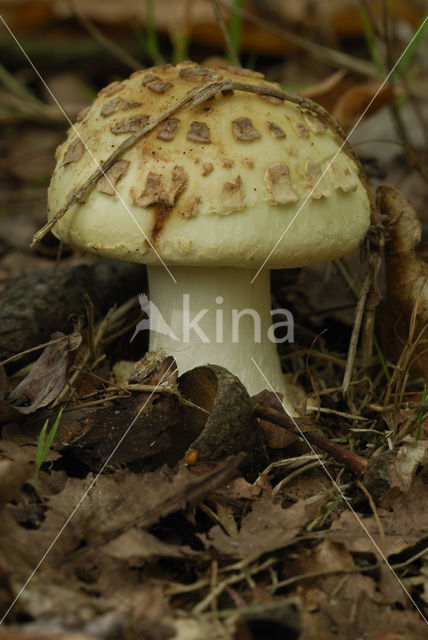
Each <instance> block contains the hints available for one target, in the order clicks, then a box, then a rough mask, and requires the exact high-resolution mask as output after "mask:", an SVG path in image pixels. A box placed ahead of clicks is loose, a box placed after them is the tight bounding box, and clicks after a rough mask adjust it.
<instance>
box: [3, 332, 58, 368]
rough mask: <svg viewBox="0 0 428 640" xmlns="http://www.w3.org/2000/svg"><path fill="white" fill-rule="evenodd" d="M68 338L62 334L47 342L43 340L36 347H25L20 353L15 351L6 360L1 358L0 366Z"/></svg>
mask: <svg viewBox="0 0 428 640" xmlns="http://www.w3.org/2000/svg"><path fill="white" fill-rule="evenodd" d="M68 338H69V336H63V337H62V338H56V339H55V340H49V342H43V344H38V345H37V347H31V349H26V350H25V351H21V352H20V353H17V354H15V355H14V356H11V357H10V358H7V359H6V360H3V361H2V362H0V367H2V366H3V365H5V364H9V362H15V360H19V359H20V358H23V357H24V356H26V355H27V354H28V353H32V352H33V351H38V350H39V349H44V348H45V347H50V345H51V344H56V343H57V342H62V341H63V340H68Z"/></svg>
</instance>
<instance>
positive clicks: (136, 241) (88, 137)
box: [48, 62, 371, 268]
mask: <svg viewBox="0 0 428 640" xmlns="http://www.w3.org/2000/svg"><path fill="white" fill-rule="evenodd" d="M227 79H230V80H233V81H238V82H244V83H246V84H251V85H257V86H258V87H261V88H262V89H263V88H264V87H266V88H270V89H272V88H275V89H278V88H279V85H276V84H273V83H270V82H266V81H265V80H264V79H263V76H262V74H259V73H257V72H252V71H248V70H245V69H238V68H234V67H226V68H219V67H217V68H209V69H208V68H203V67H201V66H199V65H197V64H196V63H193V62H184V63H181V64H178V65H177V66H172V65H165V66H160V67H153V68H151V69H145V70H141V71H137V72H135V73H133V74H132V75H131V76H130V77H129V78H128V79H127V80H124V81H123V82H114V83H112V84H110V85H108V86H107V87H105V88H104V89H102V90H101V91H100V92H99V94H98V97H97V98H96V99H95V101H94V102H93V104H92V105H91V107H90V108H88V109H86V110H85V111H84V112H83V113H82V114H81V115H80V117H78V120H77V122H76V124H75V125H74V127H75V128H73V127H72V128H70V130H69V132H68V138H67V140H66V141H65V142H64V143H63V144H62V145H61V146H60V147H58V149H57V154H56V158H57V164H56V167H55V170H54V173H53V176H52V180H51V183H50V187H49V196H48V197H49V200H48V201H49V212H50V213H49V215H50V216H52V215H53V214H55V212H56V211H57V210H59V209H60V208H62V207H63V206H64V205H65V203H66V201H67V199H68V198H69V197H70V195H71V194H72V193H73V192H74V191H75V190H76V189H77V188H78V187H79V186H80V185H81V184H83V183H84V182H85V180H86V179H87V178H88V177H89V176H90V175H91V174H92V173H93V172H94V171H95V169H96V168H97V164H96V162H95V160H96V161H97V162H98V163H101V162H104V161H105V160H107V158H108V157H109V156H110V155H111V154H112V152H113V151H114V150H115V149H116V148H117V147H118V146H119V145H120V144H121V143H122V142H123V141H124V140H125V139H127V138H128V137H129V136H131V135H132V134H133V133H134V132H135V131H136V130H138V129H139V128H141V127H142V126H143V125H144V123H146V122H149V121H153V120H154V119H156V118H158V117H159V115H161V114H162V113H163V112H164V111H165V110H166V109H168V108H170V107H172V106H173V105H174V104H176V103H177V102H178V101H179V100H180V99H181V98H183V97H184V96H185V95H186V94H187V93H188V92H189V91H191V90H194V89H195V87H201V86H203V85H204V84H205V83H207V82H209V81H213V80H227ZM77 133H78V134H79V135H77ZM79 136H81V138H82V139H83V141H84V142H85V145H86V147H85V145H84V144H83V142H82V141H81V139H80V138H79ZM344 141H345V138H344V135H343V133H342V132H341V131H340V129H339V127H338V126H337V124H336V123H335V121H334V120H333V118H331V117H330V116H328V114H327V113H326V112H324V110H323V109H321V107H318V105H315V104H314V103H311V102H308V101H307V100H302V99H299V98H297V97H295V98H290V99H280V98H278V97H272V96H268V95H263V94H256V93H249V92H247V91H241V90H233V91H228V92H226V91H225V92H223V93H222V92H220V91H219V92H218V93H217V94H216V95H215V96H214V97H213V98H210V99H209V100H206V101H205V102H202V103H201V104H199V105H196V106H192V103H190V106H189V105H187V106H185V107H184V108H181V109H179V110H178V111H177V112H175V113H174V114H173V115H172V116H171V117H170V118H169V119H167V120H164V121H163V122H161V123H159V124H158V125H157V126H156V127H155V128H154V129H153V130H151V131H150V132H149V133H147V134H146V135H144V136H143V137H141V138H140V139H139V140H137V141H136V142H135V143H134V144H133V145H132V146H131V147H130V148H128V149H127V150H126V151H125V152H124V153H123V154H122V155H121V156H120V157H119V159H118V160H117V161H116V162H115V164H114V165H113V166H112V167H111V168H110V169H109V170H108V171H107V176H108V180H107V178H106V177H102V178H100V179H99V180H98V182H97V183H96V185H95V186H94V187H93V188H92V190H90V191H89V192H88V193H86V195H84V197H83V198H82V200H81V201H80V202H79V203H77V204H75V205H73V206H72V207H71V208H70V209H69V210H68V211H67V213H66V214H65V215H64V216H63V217H62V218H61V219H60V220H59V221H58V222H57V223H56V225H55V226H54V228H53V232H54V234H55V235H56V236H58V237H59V238H60V239H61V240H63V241H65V242H68V243H70V244H72V245H75V246H79V247H82V248H84V249H86V250H88V251H91V252H93V253H97V254H102V255H107V256H112V257H115V258H120V259H124V260H130V261H136V262H142V263H146V264H159V256H160V257H161V258H162V260H163V261H164V262H165V263H166V264H168V265H199V266H209V265H213V266H214V265H216V266H229V267H242V268H258V267H259V266H260V265H261V264H262V263H263V262H264V261H265V259H266V257H267V256H268V254H269V253H270V252H271V250H272V249H273V247H275V245H276V244H277V243H278V240H279V239H280V238H281V240H280V242H279V243H278V245H277V246H276V248H275V251H274V252H273V253H272V255H271V257H270V259H269V261H268V263H267V266H269V267H273V268H281V267H298V266H304V265H307V264H312V263H315V262H322V261H324V260H330V259H332V258H337V257H340V256H343V255H346V254H348V253H350V252H352V251H353V250H355V249H356V248H357V247H358V245H359V244H360V242H361V241H362V239H363V238H364V235H365V234H366V232H367V229H368V227H369V224H370V213H371V196H370V191H369V189H368V187H367V183H366V180H365V178H364V175H363V173H362V170H361V167H360V165H359V163H358V161H357V160H356V158H355V157H354V155H353V154H352V151H351V150H350V148H349V146H348V145H347V143H345V142H344ZM342 145H343V148H341V147H342ZM339 149H340V151H339ZM336 154H337V155H336ZM329 163H330V166H329ZM327 167H328V169H327ZM326 169H327V171H326V173H325V175H323V177H322V179H321V180H320V181H318V180H319V178H320V177H321V175H322V174H323V172H324V171H325V170H326ZM116 191H117V193H116ZM284 232H285V233H284Z"/></svg>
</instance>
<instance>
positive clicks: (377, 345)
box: [373, 336, 391, 382]
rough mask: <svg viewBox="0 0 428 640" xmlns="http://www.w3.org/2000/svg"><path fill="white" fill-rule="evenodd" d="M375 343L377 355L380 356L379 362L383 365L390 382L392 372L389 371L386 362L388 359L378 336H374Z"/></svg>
mask: <svg viewBox="0 0 428 640" xmlns="http://www.w3.org/2000/svg"><path fill="white" fill-rule="evenodd" d="M373 344H374V346H375V349H376V353H377V356H378V358H379V362H380V364H381V366H382V369H383V372H384V374H385V378H386V379H387V380H388V382H391V374H390V373H389V369H388V365H387V364H386V360H385V358H384V356H383V353H382V350H381V348H380V345H379V342H378V341H377V338H376V336H373Z"/></svg>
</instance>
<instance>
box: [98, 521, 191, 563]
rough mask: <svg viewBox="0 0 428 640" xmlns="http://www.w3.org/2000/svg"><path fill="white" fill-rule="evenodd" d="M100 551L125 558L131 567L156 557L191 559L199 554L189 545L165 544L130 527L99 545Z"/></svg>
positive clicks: (140, 530) (149, 534)
mask: <svg viewBox="0 0 428 640" xmlns="http://www.w3.org/2000/svg"><path fill="white" fill-rule="evenodd" d="M101 552H102V553H105V554H106V555H109V556H111V557H112V558H117V559H121V560H126V561H127V562H129V563H130V564H131V565H132V566H133V567H138V566H142V565H144V564H146V563H147V562H148V561H151V562H153V561H154V560H157V559H158V558H177V559H182V560H183V559H186V558H187V559H189V560H190V559H191V558H192V557H194V556H197V555H200V554H199V553H198V552H197V551H192V549H190V547H187V546H179V545H175V544H167V543H166V542H162V540H159V539H158V538H156V537H155V536H154V535H152V534H151V533H148V532H147V531H144V530H143V529H137V528H136V527H132V528H131V529H128V531H125V533H122V534H120V535H118V536H117V538H114V540H111V541H110V542H107V543H106V544H105V545H103V546H102V547H101Z"/></svg>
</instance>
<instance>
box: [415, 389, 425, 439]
mask: <svg viewBox="0 0 428 640" xmlns="http://www.w3.org/2000/svg"><path fill="white" fill-rule="evenodd" d="M426 399H427V385H426V383H425V385H424V391H423V393H422V402H425V400H426ZM423 417H424V410H423V409H420V410H419V415H418V422H417V425H416V440H420V437H421V426H422V419H423Z"/></svg>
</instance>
